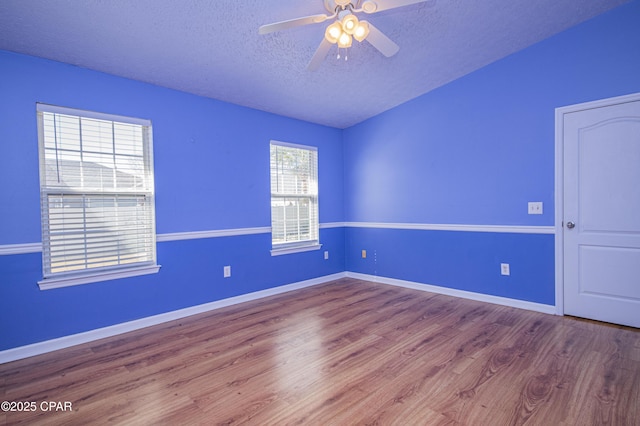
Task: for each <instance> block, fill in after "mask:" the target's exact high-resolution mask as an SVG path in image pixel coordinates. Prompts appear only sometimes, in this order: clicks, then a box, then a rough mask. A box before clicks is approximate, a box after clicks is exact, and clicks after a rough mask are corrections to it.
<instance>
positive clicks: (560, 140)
mask: <svg viewBox="0 0 640 426" xmlns="http://www.w3.org/2000/svg"><path fill="white" fill-rule="evenodd" d="M565 108H566V107H564V108H556V134H555V138H556V140H555V160H554V161H555V177H554V189H555V220H556V235H555V239H554V240H555V241H554V250H555V259H554V263H555V280H556V282H555V296H556V314H558V315H564V235H563V233H562V232H563V229H564V137H563V134H564V114H565V113H564V112H563V111H562V110H564V109H565Z"/></svg>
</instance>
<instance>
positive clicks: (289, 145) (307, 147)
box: [269, 139, 318, 152]
mask: <svg viewBox="0 0 640 426" xmlns="http://www.w3.org/2000/svg"><path fill="white" fill-rule="evenodd" d="M269 142H270V144H271V145H278V146H284V147H286V148H297V149H305V150H307V151H315V152H318V147H317V146H313V145H301V144H299V143H291V142H282V141H277V140H275V139H271V140H270V141H269Z"/></svg>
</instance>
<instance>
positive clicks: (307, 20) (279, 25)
mask: <svg viewBox="0 0 640 426" xmlns="http://www.w3.org/2000/svg"><path fill="white" fill-rule="evenodd" d="M328 18H329V16H328V15H325V14H324V13H321V14H319V15H311V16H305V17H303V18H296V19H289V20H288V21H281V22H275V23H273V24H267V25H263V26H261V27H260V29H258V33H259V34H269V33H272V32H274V31H282V30H286V29H289V28H294V27H300V26H302V25H309V24H318V23H320V22H324V21H326V20H327V19H328Z"/></svg>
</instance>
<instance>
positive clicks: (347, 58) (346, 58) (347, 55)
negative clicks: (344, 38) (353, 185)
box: [336, 47, 349, 61]
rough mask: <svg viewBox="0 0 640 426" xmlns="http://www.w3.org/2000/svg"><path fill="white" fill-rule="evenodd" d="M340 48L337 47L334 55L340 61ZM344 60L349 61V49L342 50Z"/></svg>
mask: <svg viewBox="0 0 640 426" xmlns="http://www.w3.org/2000/svg"><path fill="white" fill-rule="evenodd" d="M340 58H341V56H340V48H339V47H338V54H337V55H336V59H340ZM344 60H345V61H348V60H349V48H345V49H344Z"/></svg>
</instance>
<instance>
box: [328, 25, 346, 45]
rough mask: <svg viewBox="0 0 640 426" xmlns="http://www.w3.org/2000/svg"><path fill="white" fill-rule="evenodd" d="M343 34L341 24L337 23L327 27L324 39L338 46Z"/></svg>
mask: <svg viewBox="0 0 640 426" xmlns="http://www.w3.org/2000/svg"><path fill="white" fill-rule="evenodd" d="M342 34H343V32H342V26H341V25H340V22H337V21H336V22H334V23H333V24H331V25H329V26H328V27H327V29H326V30H325V32H324V38H325V39H327V41H328V42H329V43H333V44H336V43H337V42H338V39H340V35H342Z"/></svg>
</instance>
